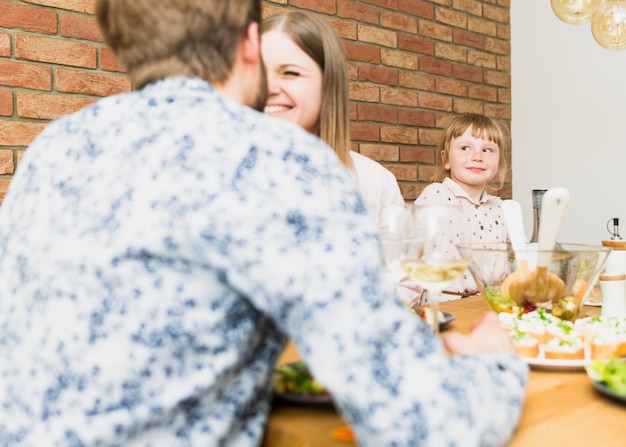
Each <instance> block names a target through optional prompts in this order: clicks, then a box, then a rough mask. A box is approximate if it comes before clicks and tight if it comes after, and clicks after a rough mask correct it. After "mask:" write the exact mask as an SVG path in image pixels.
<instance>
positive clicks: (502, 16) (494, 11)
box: [483, 4, 511, 23]
mask: <svg viewBox="0 0 626 447" xmlns="http://www.w3.org/2000/svg"><path fill="white" fill-rule="evenodd" d="M483 17H484V18H486V19H489V20H494V21H496V22H500V23H511V14H510V8H509V7H506V8H502V7H499V6H493V5H487V4H485V5H483Z"/></svg>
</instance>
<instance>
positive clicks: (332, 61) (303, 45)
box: [261, 11, 352, 167]
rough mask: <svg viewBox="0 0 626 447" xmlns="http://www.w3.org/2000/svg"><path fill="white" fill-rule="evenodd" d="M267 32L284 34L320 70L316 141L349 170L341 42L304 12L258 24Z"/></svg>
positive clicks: (345, 75) (345, 77) (321, 22)
mask: <svg viewBox="0 0 626 447" xmlns="http://www.w3.org/2000/svg"><path fill="white" fill-rule="evenodd" d="M268 31H280V32H283V33H285V34H286V35H287V36H289V38H290V39H291V40H292V41H293V42H294V43H295V44H296V45H298V47H299V48H300V49H301V50H302V51H304V52H305V53H306V54H307V55H308V56H309V57H310V58H311V59H313V60H314V61H315V63H317V65H318V66H319V67H320V70H321V71H322V106H321V111H320V116H319V124H320V126H319V128H320V134H319V137H320V138H321V139H322V140H324V142H325V143H326V144H328V145H329V146H330V147H331V148H333V150H334V151H335V153H336V154H337V156H338V157H339V159H340V160H341V162H342V163H343V164H344V165H345V166H348V167H351V166H352V162H351V159H350V144H351V141H350V115H349V101H348V72H347V68H346V56H345V52H344V49H343V44H342V42H341V39H340V38H339V36H338V35H337V33H336V32H335V30H334V29H333V28H332V27H331V26H330V25H329V24H328V23H327V22H325V21H324V20H323V19H321V18H320V17H317V16H316V15H314V14H311V13H308V12H305V11H290V12H280V13H277V14H274V15H272V16H269V17H268V18H266V19H265V20H264V21H263V23H262V26H261V34H263V33H266V32H268Z"/></svg>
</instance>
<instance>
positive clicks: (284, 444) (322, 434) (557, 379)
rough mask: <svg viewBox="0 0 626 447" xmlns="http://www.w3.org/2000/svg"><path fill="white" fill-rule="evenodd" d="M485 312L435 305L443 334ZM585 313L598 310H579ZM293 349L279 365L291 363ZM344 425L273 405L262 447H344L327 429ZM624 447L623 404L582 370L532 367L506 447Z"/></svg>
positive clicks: (480, 307) (328, 412)
mask: <svg viewBox="0 0 626 447" xmlns="http://www.w3.org/2000/svg"><path fill="white" fill-rule="evenodd" d="M486 309H487V303H486V302H485V300H484V299H483V298H482V297H472V298H465V299H462V300H456V301H450V302H446V303H442V304H441V310H442V311H445V312H450V313H452V314H453V315H454V316H455V317H456V319H455V320H454V321H453V322H452V323H450V324H449V325H448V327H447V328H446V331H449V330H453V331H461V332H467V331H468V330H469V327H470V325H471V324H472V322H473V321H475V320H476V319H477V318H479V317H480V316H481V315H482V314H483V313H484V312H485V310H486ZM583 312H585V313H586V314H587V315H593V314H594V313H597V312H598V308H585V309H583ZM298 358H299V357H298V353H297V352H296V351H295V349H294V347H293V345H290V346H288V347H287V349H286V350H285V352H284V353H283V355H282V356H281V358H280V360H279V362H281V363H284V362H291V361H295V360H297V359H298ZM344 424H345V422H344V421H343V420H342V419H341V417H340V416H339V415H338V414H337V412H336V411H335V410H334V409H333V408H312V407H306V406H298V405H292V404H286V403H282V402H275V403H274V406H273V408H272V412H271V414H270V418H269V421H268V424H267V428H266V432H265V437H264V440H263V444H262V446H263V447H322V446H325V447H326V446H328V447H346V446H349V445H354V444H352V443H346V442H339V441H334V440H333V439H331V437H330V431H331V430H332V429H333V428H335V427H338V426H341V425H344ZM552 445H568V446H585V447H586V446H602V447H618V446H619V447H621V446H626V405H624V404H620V403H616V402H614V401H612V400H610V399H607V398H606V397H604V396H602V395H600V394H598V393H597V392H596V391H595V390H594V388H593V387H592V385H591V383H590V382H589V379H588V378H587V374H586V373H585V372H584V371H583V370H580V371H554V370H540V369H536V370H535V369H532V370H531V373H530V380H529V383H528V389H527V395H526V400H525V402H524V407H523V409H522V416H521V419H520V421H519V425H518V428H517V430H516V433H515V435H514V438H513V440H512V441H511V443H510V444H509V446H510V447H528V446H552Z"/></svg>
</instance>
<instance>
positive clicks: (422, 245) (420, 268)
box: [383, 204, 469, 333]
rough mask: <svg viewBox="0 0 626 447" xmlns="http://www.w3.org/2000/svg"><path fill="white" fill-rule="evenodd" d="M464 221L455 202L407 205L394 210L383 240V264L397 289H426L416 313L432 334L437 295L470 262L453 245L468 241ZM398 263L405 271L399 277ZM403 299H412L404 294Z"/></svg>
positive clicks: (435, 323) (434, 328)
mask: <svg viewBox="0 0 626 447" xmlns="http://www.w3.org/2000/svg"><path fill="white" fill-rule="evenodd" d="M463 224H464V218H463V213H462V211H461V207H460V206H458V205H454V204H441V205H434V204H429V205H406V206H405V207H404V209H403V210H402V211H401V212H400V211H397V210H396V213H395V215H393V222H392V223H391V225H390V228H391V231H390V234H388V235H386V236H385V237H384V239H383V253H384V256H385V259H384V261H385V266H386V268H387V269H388V270H391V271H393V272H395V276H394V278H395V282H396V284H397V285H399V289H400V290H405V291H406V290H411V289H413V291H414V292H415V296H417V295H422V294H423V293H424V291H427V294H428V305H427V306H423V307H422V308H421V309H419V312H420V313H421V315H422V316H423V317H424V319H425V321H426V322H427V323H428V324H429V325H430V327H431V328H432V330H433V331H434V332H435V333H437V332H438V331H439V318H438V316H439V295H440V294H441V292H442V291H443V290H445V289H446V288H448V287H449V286H450V285H451V284H453V282H454V280H455V279H456V278H458V277H460V276H461V275H462V274H463V272H464V271H465V270H466V268H467V266H468V263H469V261H468V259H466V258H464V257H463V256H461V254H460V253H459V251H458V250H457V248H456V244H457V243H465V242H467V232H466V229H465V228H464V225H463ZM392 266H393V268H392ZM398 266H401V267H402V271H403V273H404V278H403V279H400V280H398V277H399V274H398ZM411 284H413V285H417V286H419V287H418V288H415V287H411ZM416 289H421V292H419V291H418V290H416ZM405 300H406V301H411V300H410V299H408V300H407V299H406V294H405Z"/></svg>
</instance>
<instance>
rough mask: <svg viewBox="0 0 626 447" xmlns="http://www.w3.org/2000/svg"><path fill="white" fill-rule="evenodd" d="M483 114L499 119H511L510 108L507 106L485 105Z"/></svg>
mask: <svg viewBox="0 0 626 447" xmlns="http://www.w3.org/2000/svg"><path fill="white" fill-rule="evenodd" d="M485 114H487V115H489V116H493V117H494V118H500V119H507V120H510V119H511V107H510V106H509V105H508V104H486V105H485Z"/></svg>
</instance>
